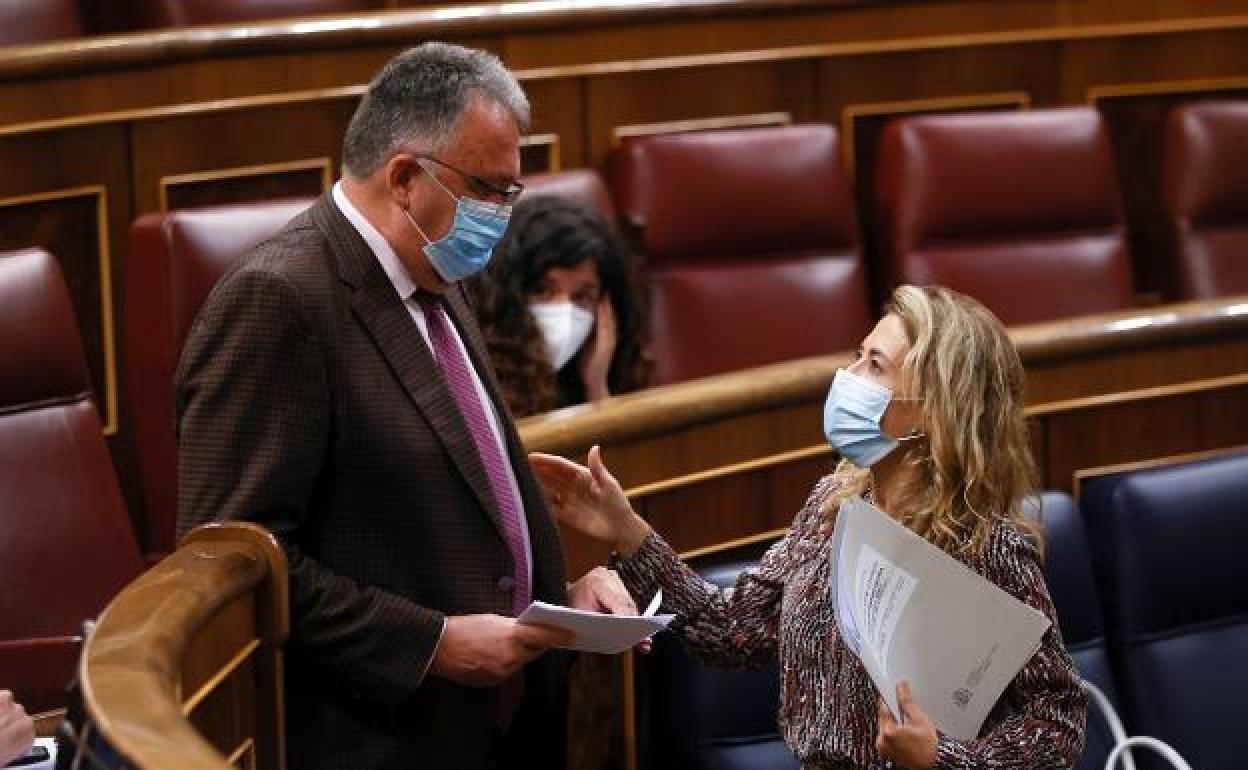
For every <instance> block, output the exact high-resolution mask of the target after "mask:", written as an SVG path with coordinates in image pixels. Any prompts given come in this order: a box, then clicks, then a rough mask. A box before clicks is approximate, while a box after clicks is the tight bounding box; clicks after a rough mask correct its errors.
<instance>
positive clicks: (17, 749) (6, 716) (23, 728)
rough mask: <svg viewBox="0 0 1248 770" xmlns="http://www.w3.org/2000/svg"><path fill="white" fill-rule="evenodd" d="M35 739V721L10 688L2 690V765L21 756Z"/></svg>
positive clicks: (0, 749)
mask: <svg viewBox="0 0 1248 770" xmlns="http://www.w3.org/2000/svg"><path fill="white" fill-rule="evenodd" d="M34 741H35V723H34V721H33V720H32V719H31V718H30V717H29V716H28V715H27V714H26V709H24V708H22V704H20V703H18V702H17V701H15V700H14V699H13V693H12V692H10V691H9V690H0V765H6V764H8V763H9V762H10V761H11V760H13V759H16V758H17V757H19V756H21V755H22V754H23V753H24V752H25V751H26V749H29V748H30V744H32V743H34Z"/></svg>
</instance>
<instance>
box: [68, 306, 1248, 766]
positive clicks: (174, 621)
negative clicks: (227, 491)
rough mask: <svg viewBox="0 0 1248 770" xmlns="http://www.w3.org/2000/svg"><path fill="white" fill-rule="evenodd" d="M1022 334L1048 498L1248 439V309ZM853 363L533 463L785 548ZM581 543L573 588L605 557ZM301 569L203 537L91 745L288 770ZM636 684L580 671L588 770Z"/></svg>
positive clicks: (133, 633) (108, 623) (674, 393)
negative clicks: (285, 653) (290, 650)
mask: <svg viewBox="0 0 1248 770" xmlns="http://www.w3.org/2000/svg"><path fill="white" fill-rule="evenodd" d="M1013 337H1014V339H1015V341H1016V343H1017V344H1018V346H1019V348H1020V350H1021V352H1022V354H1023V358H1024V362H1025V364H1026V366H1027V368H1028V371H1029V374H1030V375H1031V376H1032V377H1033V380H1034V381H1035V387H1033V389H1032V397H1031V403H1030V406H1029V407H1028V413H1029V416H1030V418H1031V420H1032V423H1033V426H1034V431H1035V433H1036V435H1037V442H1036V446H1037V448H1038V459H1039V464H1040V466H1041V468H1042V481H1043V482H1044V484H1045V486H1057V487H1059V488H1070V484H1071V482H1072V479H1073V477H1075V476H1077V475H1078V473H1079V472H1080V469H1098V468H1099V469H1103V468H1104V466H1112V465H1114V464H1117V463H1124V462H1129V461H1133V460H1144V459H1146V458H1150V457H1159V456H1166V455H1176V454H1181V453H1185V452H1201V451H1209V450H1218V449H1222V448H1225V447H1233V446H1241V445H1248V421H1246V420H1244V419H1243V415H1245V414H1248V297H1237V298H1232V299H1228V300H1224V301H1219V302H1202V303H1189V304H1182V305H1173V306H1167V307H1163V308H1156V309H1153V310H1151V311H1149V312H1145V313H1134V314H1132V313H1117V314H1108V315H1103V316H1096V317H1089V318H1083V319H1076V320H1073V321H1069V322H1065V323H1059V324H1046V325H1043V326H1034V327H1028V328H1020V329H1016V330H1014V331H1013ZM848 360H849V359H848V356H846V355H834V356H827V357H823V358H818V359H809V360H806V361H800V362H795V363H792V364H785V365H778V366H772V367H765V368H762V369H757V370H751V371H748V372H740V373H736V374H732V375H725V376H722V377H716V378H711V379H708V380H705V381H701V382H696V383H687V384H682V385H673V386H668V387H664V388H656V389H654V390H651V391H647V392H645V393H641V394H636V395H633V396H627V397H621V398H617V399H612V400H610V401H608V402H606V403H603V404H601V405H597V406H589V407H582V408H578V409H571V410H564V411H562V412H559V413H554V414H550V415H545V416H542V417H538V418H532V419H529V420H527V421H525V422H524V423H523V424H522V426H521V430H522V435H523V437H524V440H525V441H526V443H527V445H528V446H529V448H530V449H541V450H544V451H554V452H559V453H561V454H565V455H569V456H579V455H580V454H582V453H583V452H584V451H585V450H586V449H587V448H588V447H589V446H590V445H592V444H595V443H600V444H603V445H604V446H605V447H606V457H607V459H608V462H609V463H610V464H611V466H612V467H613V469H614V470H615V471H616V472H617V473H618V474H619V475H620V477H621V478H622V480H623V481H624V482H625V484H626V485H627V486H628V488H629V492H630V495H631V496H632V498H633V500H634V503H635V504H636V505H637V506H638V508H639V509H640V510H641V511H642V513H643V514H644V515H645V516H647V517H648V518H649V519H650V521H651V522H652V523H653V524H654V525H655V527H656V528H657V529H659V530H660V531H661V532H663V533H664V534H665V535H666V536H667V537H668V539H669V540H670V541H672V542H673V544H674V545H675V546H676V547H677V548H678V550H681V551H684V552H689V551H691V550H693V549H697V548H704V547H714V546H716V545H719V544H722V543H725V542H729V541H732V540H734V539H738V538H752V537H773V536H775V535H776V534H777V533H778V530H782V529H783V528H784V527H785V525H786V524H787V522H788V520H789V518H790V517H791V516H792V514H793V512H794V511H795V510H796V508H797V506H798V505H799V504H800V501H801V498H802V496H804V495H805V494H806V493H807V492H808V491H809V489H810V486H811V485H812V483H813V481H814V480H815V479H816V478H817V477H818V476H819V475H820V474H821V473H824V472H826V471H827V469H828V468H829V467H830V465H831V461H832V455H831V451H830V449H828V447H827V445H826V443H825V442H824V441H823V440H822V437H821V435H820V433H821V431H820V424H821V423H820V419H819V414H820V409H821V407H822V402H823V397H824V394H825V392H826V388H827V385H828V382H829V381H830V379H831V377H832V374H833V372H834V371H835V369H836V367H837V366H840V365H843V364H844V363H845V362H847V361H848ZM565 545H566V548H567V555H568V559H569V562H571V563H572V566H571V570H570V571H571V572H573V573H576V574H579V572H580V571H581V570H582V569H583V568H584V567H585V566H588V565H589V564H591V563H594V562H596V561H597V560H598V559H599V558H601V556H602V555H603V554H601V553H600V552H597V551H594V550H593V549H591V548H588V547H587V546H586V544H583V543H579V544H578V541H575V540H572V539H569V540H568V542H567V543H566V544H565ZM285 575H286V565H285V559H284V555H283V553H282V550H281V548H280V547H279V546H278V544H277V543H276V541H274V540H273V538H272V537H271V536H270V535H268V534H267V533H265V532H263V531H262V530H260V529H258V528H256V527H254V526H252V525H246V524H230V525H216V526H210V527H206V528H203V529H200V530H197V531H195V532H194V533H192V535H191V536H189V537H188V538H187V539H186V540H185V541H184V542H183V544H182V546H181V547H180V548H179V549H178V550H177V551H176V552H175V553H174V554H173V555H171V556H170V557H169V558H167V559H166V560H164V561H163V562H161V563H160V564H158V565H157V566H156V567H155V568H153V569H152V570H151V571H149V572H148V573H146V574H145V575H143V576H142V577H140V578H139V579H138V580H136V581H135V582H134V583H133V584H132V585H130V586H129V587H127V588H126V589H125V590H124V591H123V592H122V593H121V594H120V595H119V596H118V597H117V598H116V599H115V600H114V601H113V602H112V603H111V604H110V605H109V607H108V609H107V610H106V611H105V612H104V614H103V615H102V616H101V617H100V619H99V623H98V625H97V626H96V628H95V630H94V632H93V633H92V634H91V635H90V636H89V637H88V639H87V641H86V643H85V647H84V653H83V660H82V663H81V667H80V675H79V678H80V683H81V686H82V695H83V700H84V704H85V707H86V713H87V716H88V718H89V721H88V722H87V723H85V724H77V725H73V729H74V730H75V732H76V733H77V734H78V735H83V728H84V727H89V731H93V732H97V733H98V736H99V737H98V738H96V739H94V740H96V741H101V740H102V742H103V743H104V744H106V745H107V746H108V747H109V748H110V750H113V751H116V752H117V753H118V754H119V755H120V756H121V758H122V759H123V760H124V761H125V762H126V763H127V764H128V765H129V766H131V767H135V768H141V769H143V770H146V769H148V768H152V769H154V768H161V770H167V769H168V768H197V769H198V768H203V770H225V768H227V767H228V766H229V765H231V764H233V765H235V766H242V767H249V768H266V770H269V769H271V770H281V768H282V767H283V765H284V763H283V759H282V757H283V753H282V747H283V729H282V724H283V705H282V689H281V676H282V673H281V672H282V654H281V645H282V643H283V642H284V640H285V638H286V635H287V633H288V631H289V609H288V604H287V601H288V600H287V588H286V578H285ZM633 686H634V683H633V668H632V661H631V658H629V657H628V656H624V657H622V658H604V657H597V656H586V657H585V658H584V659H582V661H581V662H580V663H579V664H578V669H577V676H576V677H574V691H573V698H574V703H575V704H576V709H575V710H576V712H577V713H578V714H580V715H587V716H586V718H585V719H580V720H579V721H574V726H575V728H576V729H575V730H574V731H573V733H572V735H571V736H570V742H571V748H572V750H573V755H574V756H576V757H579V759H578V760H577V761H575V762H574V763H573V767H575V768H577V769H578V770H590V769H591V768H600V767H604V766H616V765H623V766H625V767H628V768H633V767H635V766H637V762H638V759H639V757H644V756H645V753H644V751H643V752H642V753H640V754H639V752H638V743H637V741H638V740H640V736H639V734H638V730H637V725H636V723H635V721H634V720H635V706H636V703H635V692H634V690H633ZM588 704H593V708H590V707H589V705H588ZM593 715H599V716H596V717H595V716H593ZM590 717H592V718H590ZM595 720H597V723H594V721H595ZM603 736H606V739H603ZM91 740H92V739H91V738H90V736H87V740H86V743H87V745H91ZM591 744H592V745H591Z"/></svg>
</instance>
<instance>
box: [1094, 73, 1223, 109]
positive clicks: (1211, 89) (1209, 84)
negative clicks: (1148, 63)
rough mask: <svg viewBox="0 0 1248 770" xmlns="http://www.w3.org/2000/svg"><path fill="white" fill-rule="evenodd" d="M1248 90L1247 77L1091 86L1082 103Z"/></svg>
mask: <svg viewBox="0 0 1248 770" xmlns="http://www.w3.org/2000/svg"><path fill="white" fill-rule="evenodd" d="M1243 89H1248V77H1232V78H1194V79H1191V80H1157V81H1152V82H1148V83H1109V84H1105V85H1099V86H1092V87H1090V88H1089V89H1088V90H1087V94H1086V95H1085V97H1084V101H1085V102H1086V103H1087V104H1089V105H1093V106H1095V105H1096V103H1097V102H1100V101H1102V100H1104V99H1121V98H1129V97H1132V96H1173V95H1177V94H1201V93H1217V92H1218V91H1238V90H1243Z"/></svg>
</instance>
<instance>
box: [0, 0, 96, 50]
mask: <svg viewBox="0 0 1248 770" xmlns="http://www.w3.org/2000/svg"><path fill="white" fill-rule="evenodd" d="M82 33H83V25H82V16H81V15H80V14H79V12H78V3H77V2H76V1H75V0H4V2H0V45H19V44H21V43H42V42H45V41H49V40H64V39H65V38H73V37H79V36H81V35H82Z"/></svg>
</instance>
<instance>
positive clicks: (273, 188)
mask: <svg viewBox="0 0 1248 770" xmlns="http://www.w3.org/2000/svg"><path fill="white" fill-rule="evenodd" d="M336 176H337V174H336V173H335V169H334V162H333V160H332V159H331V158H329V157H326V156H322V157H319V158H308V159H307V160H296V161H290V162H288V163H262V164H259V165H254V166H243V167H241V168H227V169H215V170H212V171H197V172H194V173H190V174H171V175H169V176H163V177H161V178H160V181H159V182H158V185H159V187H160V190H159V198H160V210H161V211H170V210H173V209H186V208H196V207H199V206H211V205H218V204H223V203H244V202H248V201H257V200H272V199H275V198H297V197H309V198H315V197H316V196H318V195H320V194H321V193H323V192H326V191H327V190H329V188H330V187H331V186H332V185H333V183H334V178H335V177H336Z"/></svg>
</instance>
